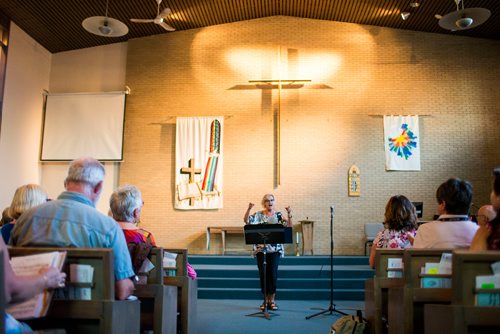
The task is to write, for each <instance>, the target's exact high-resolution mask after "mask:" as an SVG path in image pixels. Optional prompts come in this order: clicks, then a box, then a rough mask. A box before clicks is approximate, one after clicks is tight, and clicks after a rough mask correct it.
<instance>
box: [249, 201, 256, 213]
mask: <svg viewBox="0 0 500 334" xmlns="http://www.w3.org/2000/svg"><path fill="white" fill-rule="evenodd" d="M254 206H255V204H253V203H252V202H250V203H248V211H250V210H252V208H253V207H254Z"/></svg>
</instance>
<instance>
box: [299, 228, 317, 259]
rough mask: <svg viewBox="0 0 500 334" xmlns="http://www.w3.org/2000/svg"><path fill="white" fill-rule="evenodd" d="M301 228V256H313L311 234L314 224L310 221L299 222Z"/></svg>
mask: <svg viewBox="0 0 500 334" xmlns="http://www.w3.org/2000/svg"><path fill="white" fill-rule="evenodd" d="M300 226H301V228H302V255H314V251H313V232H314V222H313V221H312V220H301V221H300Z"/></svg>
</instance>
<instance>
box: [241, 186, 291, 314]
mask: <svg viewBox="0 0 500 334" xmlns="http://www.w3.org/2000/svg"><path fill="white" fill-rule="evenodd" d="M254 205H255V204H253V203H249V204H248V209H247V211H246V213H245V216H244V217H243V221H244V222H245V224H282V225H285V226H288V227H292V209H291V208H290V207H289V206H287V207H286V208H285V210H286V212H287V217H286V218H285V217H283V215H282V213H281V212H279V211H275V207H274V195H273V194H266V195H264V197H263V198H262V207H263V208H264V210H262V211H257V212H256V213H254V214H253V215H250V210H252V208H253V207H254ZM265 247H266V275H265V277H266V291H265V292H264V270H263V263H264V253H263V251H264V245H254V246H253V255H254V256H255V258H256V259H257V266H258V267H259V275H260V290H261V291H262V294H265V296H266V298H265V303H263V304H262V305H261V306H260V309H261V310H264V309H265V308H266V304H267V308H268V309H270V310H277V309H278V306H277V305H276V303H275V302H274V296H275V294H276V281H277V279H278V264H279V259H280V257H282V256H283V253H284V250H283V244H266V245H265Z"/></svg>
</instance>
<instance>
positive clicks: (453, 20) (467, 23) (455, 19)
mask: <svg viewBox="0 0 500 334" xmlns="http://www.w3.org/2000/svg"><path fill="white" fill-rule="evenodd" d="M455 3H456V4H457V10H456V11H454V12H451V13H448V14H446V15H444V16H443V17H441V18H440V20H439V26H440V27H441V28H444V29H447V30H451V31H456V30H467V29H471V28H474V27H477V26H478V25H480V24H483V23H484V22H486V20H488V18H489V17H490V15H491V12H490V11H489V10H488V9H486V8H465V5H464V0H455ZM460 3H462V6H461V7H462V8H460Z"/></svg>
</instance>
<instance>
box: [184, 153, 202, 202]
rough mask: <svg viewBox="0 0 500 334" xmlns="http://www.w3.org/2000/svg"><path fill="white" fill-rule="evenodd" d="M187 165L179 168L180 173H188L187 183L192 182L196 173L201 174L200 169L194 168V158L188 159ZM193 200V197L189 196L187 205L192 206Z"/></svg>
mask: <svg viewBox="0 0 500 334" xmlns="http://www.w3.org/2000/svg"><path fill="white" fill-rule="evenodd" d="M188 166H189V167H182V168H181V174H189V183H194V176H195V175H196V174H201V169H196V168H195V167H194V159H189V163H188ZM193 201H194V199H193V198H192V197H191V198H189V206H193Z"/></svg>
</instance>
